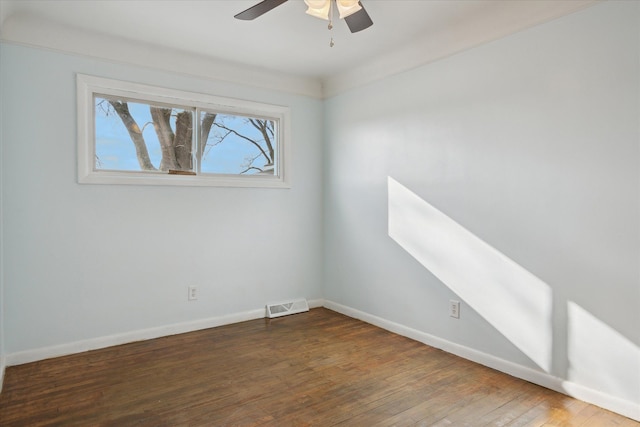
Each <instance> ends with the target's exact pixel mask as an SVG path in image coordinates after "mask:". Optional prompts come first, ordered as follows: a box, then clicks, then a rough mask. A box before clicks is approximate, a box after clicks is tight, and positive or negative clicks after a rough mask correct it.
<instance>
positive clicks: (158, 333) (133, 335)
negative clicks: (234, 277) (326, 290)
mask: <svg viewBox="0 0 640 427" xmlns="http://www.w3.org/2000/svg"><path fill="white" fill-rule="evenodd" d="M308 304H309V307H311V308H315V307H322V306H323V304H324V300H322V299H316V300H310V301H308ZM265 316H266V308H265V307H263V308H259V309H255V310H249V311H245V312H241V313H233V314H227V315H224V316H216V317H210V318H207V319H200V320H195V321H192V322H183V323H176V324H172V325H165V326H159V327H156V328H149V329H140V330H135V331H129V332H124V333H121V334H115V335H109V336H103V337H97V338H90V339H87V340H82V341H75V342H71V343H65V344H60V345H54V346H49V347H43V348H36V349H31V350H25V351H19V352H16V353H9V354H7V355H6V356H5V360H4V363H5V364H6V366H14V365H22V364H24V363H31V362H37V361H39V360H44V359H50V358H52V357H59V356H66V355H69V354H75V353H82V352H85V351H90V350H97V349H100V348H106V347H111V346H114V345H121V344H127V343H131V342H135V341H143V340H149V339H153V338H160V337H165V336H169V335H176V334H182V333H186V332H193V331H198V330H201V329H208V328H215V327H216V326H223V325H229V324H232V323H238V322H244V321H247V320H254V319H261V318H264V317H265ZM3 366H4V365H3Z"/></svg>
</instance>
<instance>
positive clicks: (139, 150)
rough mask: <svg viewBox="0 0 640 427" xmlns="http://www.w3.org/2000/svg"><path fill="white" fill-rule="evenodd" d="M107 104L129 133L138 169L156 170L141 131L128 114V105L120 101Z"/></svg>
mask: <svg viewBox="0 0 640 427" xmlns="http://www.w3.org/2000/svg"><path fill="white" fill-rule="evenodd" d="M109 104H111V106H112V107H113V109H114V110H115V111H116V113H118V117H120V120H122V123H123V124H124V127H125V128H127V132H129V136H130V137H131V141H133V145H134V146H135V148H136V157H137V158H138V164H139V165H140V169H142V170H156V168H155V167H154V166H153V164H152V163H151V159H150V158H149V152H148V151H147V144H146V143H145V142H144V137H143V136H142V131H141V130H140V127H139V126H138V124H137V123H136V121H135V120H134V119H133V117H131V114H130V113H129V105H128V104H127V103H126V102H122V101H109Z"/></svg>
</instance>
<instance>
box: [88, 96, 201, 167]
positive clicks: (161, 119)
mask: <svg viewBox="0 0 640 427" xmlns="http://www.w3.org/2000/svg"><path fill="white" fill-rule="evenodd" d="M94 111H95V114H94V123H95V155H96V156H95V170H119V171H168V170H180V171H190V170H192V169H193V153H192V151H193V111H192V110H191V109H184V108H182V107H171V106H162V105H153V104H147V103H144V102H141V101H131V100H126V99H118V98H111V97H106V96H98V95H96V96H94Z"/></svg>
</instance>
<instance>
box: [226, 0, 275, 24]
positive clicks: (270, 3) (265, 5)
mask: <svg viewBox="0 0 640 427" xmlns="http://www.w3.org/2000/svg"><path fill="white" fill-rule="evenodd" d="M286 1H287V0H264V1H261V2H260V3H258V4H256V5H254V6H251V7H250V8H249V9H247V10H245V11H242V12H240V13H239V14H237V15H236V16H234V18H236V19H242V20H243V21H251V20H252V19H256V18H257V17H258V16H261V15H264V14H265V13H267V12H269V11H270V10H271V9H275V8H276V7H278V6H280V5H281V4H282V3H284V2H286Z"/></svg>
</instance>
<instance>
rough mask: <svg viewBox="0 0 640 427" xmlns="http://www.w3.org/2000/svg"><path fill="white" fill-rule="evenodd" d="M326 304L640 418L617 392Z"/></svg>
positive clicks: (636, 408) (637, 406)
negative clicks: (615, 393)
mask: <svg viewBox="0 0 640 427" xmlns="http://www.w3.org/2000/svg"><path fill="white" fill-rule="evenodd" d="M324 306H325V307H326V308H328V309H330V310H333V311H336V312H338V313H341V314H344V315H346V316H349V317H353V318H354V319H359V320H362V321H364V322H367V323H370V324H372V325H375V326H378V327H380V328H382V329H386V330H388V331H390V332H393V333H396V334H398V335H402V336H405V337H407V338H411V339H413V340H416V341H419V342H422V343H424V344H427V345H430V346H432V347H435V348H439V349H441V350H444V351H446V352H447V353H452V354H455V355H456V356H460V357H462V358H464V359H467V360H470V361H472V362H475V363H479V364H481V365H484V366H488V367H490V368H493V369H496V370H498V371H500V372H504V373H506V374H509V375H512V376H514V377H516V378H520V379H523V380H526V381H529V382H532V383H534V384H538V385H540V386H542V387H546V388H548V389H551V390H554V391H557V392H559V393H563V394H566V395H568V396H571V397H573V398H576V399H579V400H583V401H585V402H588V403H591V404H594V405H597V406H600V407H601V408H604V409H607V410H610V411H613V412H616V413H618V414H621V415H624V416H625V417H629V418H631V419H634V420H636V421H640V403H636V402H630V401H627V400H624V399H621V398H618V397H615V396H611V395H608V394H606V393H602V392H600V391H598V390H594V389H591V388H588V387H585V386H582V385H580V384H576V383H573V382H571V381H567V380H564V379H562V378H558V377H554V376H552V375H549V374H547V373H546V372H542V371H537V370H535V369H532V368H529V367H526V366H522V365H519V364H516V363H513V362H509V361H508V360H504V359H501V358H498V357H495V356H492V355H490V354H487V353H483V352H481V351H478V350H474V349H472V348H469V347H465V346H462V345H459V344H456V343H453V342H451V341H447V340H444V339H442V338H438V337H436V336H434V335H430V334H427V333H425V332H422V331H419V330H417V329H413V328H410V327H407V326H404V325H401V324H399V323H395V322H391V321H389V320H386V319H383V318H381V317H378V316H374V315H372V314H368V313H365V312H362V311H360V310H356V309H354V308H351V307H347V306H344V305H342V304H338V303H335V302H332V301H325V303H324Z"/></svg>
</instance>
